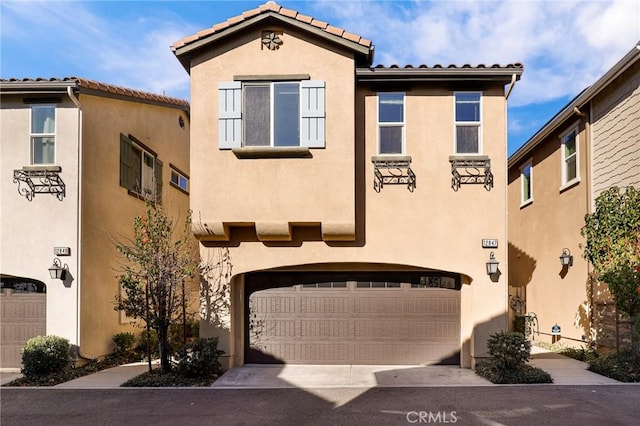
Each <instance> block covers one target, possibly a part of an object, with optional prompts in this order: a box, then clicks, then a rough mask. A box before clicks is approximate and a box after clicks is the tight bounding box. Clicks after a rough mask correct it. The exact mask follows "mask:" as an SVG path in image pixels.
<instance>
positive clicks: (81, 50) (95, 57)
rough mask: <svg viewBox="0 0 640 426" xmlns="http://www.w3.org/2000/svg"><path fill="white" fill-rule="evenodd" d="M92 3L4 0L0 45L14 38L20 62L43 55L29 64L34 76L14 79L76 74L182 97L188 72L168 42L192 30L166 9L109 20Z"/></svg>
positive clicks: (185, 96) (187, 84) (186, 92)
mask: <svg viewBox="0 0 640 426" xmlns="http://www.w3.org/2000/svg"><path fill="white" fill-rule="evenodd" d="M96 5H98V6H99V4H97V3H93V4H92V3H82V2H17V1H4V0H3V3H2V6H1V7H2V24H3V25H2V26H3V29H2V38H3V44H4V45H5V46H8V45H9V44H10V43H12V42H15V41H16V40H18V39H19V42H20V44H21V45H22V46H23V49H25V50H26V51H27V52H28V54H25V56H24V58H25V61H27V58H28V57H29V56H31V57H33V56H37V55H40V56H42V59H41V60H40V61H37V62H36V64H35V65H37V67H36V66H34V69H35V70H36V72H39V73H40V74H39V75H30V76H25V75H17V76H16V77H66V76H71V75H76V76H78V77H86V78H89V79H94V80H98V81H102V82H106V83H111V84H117V85H121V86H125V87H130V88H135V89H139V90H146V91H151V92H154V93H162V92H163V91H164V92H165V93H166V95H167V96H175V97H181V98H187V97H188V95H189V76H188V74H187V73H186V71H185V70H184V69H183V68H182V66H181V65H180V63H179V62H178V61H177V60H176V58H175V57H173V54H172V53H171V50H170V46H171V44H172V43H173V42H174V41H175V40H178V39H180V38H182V37H183V36H184V35H186V34H191V33H193V32H195V31H196V30H197V28H195V27H194V26H193V25H192V24H189V23H188V22H186V21H184V20H183V19H182V18H181V17H179V16H176V15H173V14H167V13H166V12H164V16H153V15H148V16H145V17H144V19H140V18H139V17H136V16H133V15H132V16H133V17H131V18H128V17H125V16H126V15H125V14H122V17H119V18H116V19H110V18H107V17H102V16H100V15H99V14H98V12H94V11H93V10H92V6H96ZM5 24H6V25H5ZM27 28H28V29H29V30H28V31H27V30H25V29H27ZM3 47H4V46H3ZM3 68H6V67H3ZM51 72H65V73H66V74H64V75H51ZM3 73H4V70H3ZM5 77H9V76H5Z"/></svg>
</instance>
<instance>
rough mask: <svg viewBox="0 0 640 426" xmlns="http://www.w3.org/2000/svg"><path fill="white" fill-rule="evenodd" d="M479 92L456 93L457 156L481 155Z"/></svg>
mask: <svg viewBox="0 0 640 426" xmlns="http://www.w3.org/2000/svg"><path fill="white" fill-rule="evenodd" d="M481 95H482V94H481V93H479V92H456V93H455V132H456V133H455V144H456V146H455V149H456V154H480V153H481V152H482V149H481V148H482V143H481V137H480V135H481V133H480V125H481V115H480V114H481V112H480V99H481Z"/></svg>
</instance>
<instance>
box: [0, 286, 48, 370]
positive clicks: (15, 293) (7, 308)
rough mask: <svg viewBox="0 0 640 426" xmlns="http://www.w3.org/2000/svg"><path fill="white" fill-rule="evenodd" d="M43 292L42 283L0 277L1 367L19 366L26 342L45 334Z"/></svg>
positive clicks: (44, 296)
mask: <svg viewBox="0 0 640 426" xmlns="http://www.w3.org/2000/svg"><path fill="white" fill-rule="evenodd" d="M46 291H47V287H46V285H45V284H44V283H43V282H42V281H38V280H35V279H32V278H24V277H16V276H12V275H0V312H1V317H0V328H1V334H0V336H1V337H0V367H3V368H18V367H20V366H21V365H22V355H21V354H20V350H21V349H22V347H23V346H24V344H25V343H26V342H27V340H29V339H30V338H32V337H35V336H41V335H42V336H43V335H45V334H46V332H47V328H46V321H47V315H46V312H47V311H46V310H47V294H46Z"/></svg>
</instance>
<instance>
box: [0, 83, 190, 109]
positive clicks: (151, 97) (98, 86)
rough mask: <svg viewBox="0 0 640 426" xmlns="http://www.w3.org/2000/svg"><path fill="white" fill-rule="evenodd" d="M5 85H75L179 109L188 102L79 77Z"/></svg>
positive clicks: (186, 106) (186, 105)
mask: <svg viewBox="0 0 640 426" xmlns="http://www.w3.org/2000/svg"><path fill="white" fill-rule="evenodd" d="M5 83H14V84H16V85H17V84H20V83H27V84H34V85H37V84H41V85H42V86H43V87H44V86H46V85H47V84H56V83H61V84H65V83H66V84H67V85H76V86H78V87H83V88H85V89H92V90H98V91H101V92H105V93H112V94H116V95H121V96H127V97H131V98H136V99H141V100H145V101H153V102H159V103H164V104H170V105H176V106H180V107H185V108H189V102H188V101H186V100H184V99H178V98H172V97H169V96H164V95H158V94H155V93H150V92H143V91H141V90H135V89H129V88H126V87H121V86H116V85H113V84H108V83H101V82H99V81H94V80H88V79H86V78H80V77H65V78H42V77H38V78H22V79H19V78H9V79H4V78H2V79H0V84H1V85H4V84H5Z"/></svg>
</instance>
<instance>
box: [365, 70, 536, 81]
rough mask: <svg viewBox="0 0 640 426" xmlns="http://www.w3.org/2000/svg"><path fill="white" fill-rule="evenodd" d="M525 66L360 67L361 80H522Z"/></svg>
mask: <svg viewBox="0 0 640 426" xmlns="http://www.w3.org/2000/svg"><path fill="white" fill-rule="evenodd" d="M523 71H524V70H523V68H508V67H501V68H358V69H356V78H357V79H358V81H359V82H389V81H398V80H402V81H460V80H464V81H495V82H501V83H505V84H507V83H510V82H511V79H512V77H513V76H514V75H515V76H516V80H520V76H521V75H522V72H523Z"/></svg>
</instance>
